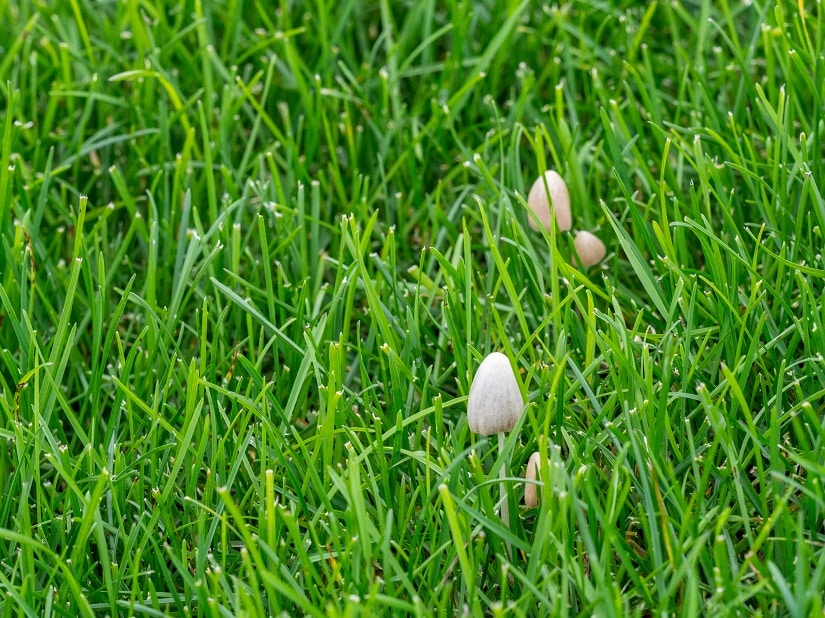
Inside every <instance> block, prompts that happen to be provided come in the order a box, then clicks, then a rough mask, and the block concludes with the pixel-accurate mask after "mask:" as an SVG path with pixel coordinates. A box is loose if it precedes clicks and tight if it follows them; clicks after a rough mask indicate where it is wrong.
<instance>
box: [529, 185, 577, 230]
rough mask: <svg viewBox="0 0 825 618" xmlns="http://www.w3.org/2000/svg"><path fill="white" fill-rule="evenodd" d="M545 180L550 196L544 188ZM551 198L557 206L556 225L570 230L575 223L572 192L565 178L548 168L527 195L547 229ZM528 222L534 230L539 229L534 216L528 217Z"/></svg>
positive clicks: (534, 210) (561, 228) (533, 209)
mask: <svg viewBox="0 0 825 618" xmlns="http://www.w3.org/2000/svg"><path fill="white" fill-rule="evenodd" d="M545 182H546V183H547V190H549V191H550V196H549V198H548V195H547V190H545V188H544V183H545ZM550 198H552V204H553V205H554V206H555V208H556V226H557V227H558V229H559V230H561V231H567V230H569V229H570V227H571V226H572V225H573V218H572V216H571V214H570V193H568V191H567V185H566V184H564V179H563V178H562V177H561V176H559V175H558V174H557V173H556V172H554V171H553V170H547V171H546V172H544V174H543V175H542V176H539V177H538V178H537V179H536V182H534V183H533V186H532V187H530V193H529V194H528V195H527V205H528V206H529V207H530V209H531V210H532V211H533V212H534V213H536V217H538V220H539V222H541V224H542V225H543V226H544V228H545V229H546V230H549V229H550V204H551V201H550ZM528 223H529V224H530V227H532V228H533V229H534V230H537V229H539V228H538V225H536V222H535V221H534V220H533V218H532V217H529V218H528Z"/></svg>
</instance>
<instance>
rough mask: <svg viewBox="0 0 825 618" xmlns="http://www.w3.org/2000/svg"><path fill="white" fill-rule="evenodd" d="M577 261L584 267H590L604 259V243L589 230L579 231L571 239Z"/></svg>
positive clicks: (605, 250)
mask: <svg viewBox="0 0 825 618" xmlns="http://www.w3.org/2000/svg"><path fill="white" fill-rule="evenodd" d="M573 245H575V247H576V253H578V254H579V261H580V262H581V263H582V266H584V267H585V268H590V267H591V266H593V265H594V264H598V263H599V262H601V261H602V260H603V259H604V256H605V254H606V253H607V249H605V247H604V243H603V242H602V241H601V240H599V239H598V237H597V236H594V235H593V234H591V233H590V232H579V233H578V234H576V238H575V239H574V240H573Z"/></svg>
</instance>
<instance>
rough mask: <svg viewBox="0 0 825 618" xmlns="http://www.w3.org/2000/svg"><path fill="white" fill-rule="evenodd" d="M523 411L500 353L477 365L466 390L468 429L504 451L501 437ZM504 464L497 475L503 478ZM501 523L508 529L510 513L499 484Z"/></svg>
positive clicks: (512, 376) (507, 364)
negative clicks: (490, 438) (493, 438)
mask: <svg viewBox="0 0 825 618" xmlns="http://www.w3.org/2000/svg"><path fill="white" fill-rule="evenodd" d="M523 409H524V399H523V398H522V396H521V391H520V390H519V387H518V382H516V374H515V373H513V367H512V366H511V365H510V359H508V358H507V357H506V356H505V355H504V354H502V353H501V352H493V353H491V354H488V355H487V357H486V358H485V359H484V360H483V361H482V362H481V365H480V366H479V368H478V371H477V372H476V375H475V377H474V378H473V383H472V385H471V386H470V397H469V399H468V401H467V420H468V421H469V424H470V429H471V430H472V431H473V432H474V433H477V434H481V435H482V436H491V435H493V434H498V448H499V450H500V451H501V452H503V451H504V433H505V432H507V431H510V430H511V429H513V427H514V426H515V424H516V423H517V422H518V419H519V417H520V416H521V412H522V410H523ZM506 468H507V464H506V462H505V463H504V464H503V465H502V466H501V470H500V471H499V475H500V477H501V478H502V479H503V478H504V477H506V476H507V469H506ZM501 498H502V504H501V521H502V522H504V525H505V526H507V527H509V526H510V510H509V506H508V504H507V492H506V491H505V487H504V483H503V482H502V483H501Z"/></svg>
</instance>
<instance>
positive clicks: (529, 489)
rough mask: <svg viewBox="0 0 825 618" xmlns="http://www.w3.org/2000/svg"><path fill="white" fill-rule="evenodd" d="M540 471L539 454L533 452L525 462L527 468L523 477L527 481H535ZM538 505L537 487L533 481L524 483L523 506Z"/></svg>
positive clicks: (531, 506) (532, 506)
mask: <svg viewBox="0 0 825 618" xmlns="http://www.w3.org/2000/svg"><path fill="white" fill-rule="evenodd" d="M540 473H541V455H540V454H539V453H537V452H536V453H533V454H532V455H530V459H529V461H528V462H527V470H526V471H525V473H524V478H525V480H527V481H535V480H536V478H538V476H539V474H540ZM538 505H539V497H538V488H537V487H536V484H535V483H525V484H524V506H526V507H529V508H534V507H537V506H538Z"/></svg>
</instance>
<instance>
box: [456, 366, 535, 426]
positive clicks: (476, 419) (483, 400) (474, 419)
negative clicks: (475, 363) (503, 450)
mask: <svg viewBox="0 0 825 618" xmlns="http://www.w3.org/2000/svg"><path fill="white" fill-rule="evenodd" d="M523 409H524V399H522V397H521V391H519V388H518V383H517V382H516V374H514V373H513V368H512V366H511V365H510V360H509V359H508V358H507V357H506V356H505V355H504V354H502V353H501V352H493V353H492V354H489V355H488V356H487V358H485V359H484V360H483V361H482V363H481V365H480V366H479V368H478V371H477V372H476V375H475V377H474V378H473V383H472V385H471V386H470V398H469V400H468V401H467V420H468V421H469V423H470V429H471V430H472V431H473V433H478V434H481V435H482V436H491V435H493V434H497V433H504V432H506V431H510V430H511V429H512V428H513V427H514V426H515V424H516V423H517V422H518V419H519V417H520V416H521V411H522V410H523Z"/></svg>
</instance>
